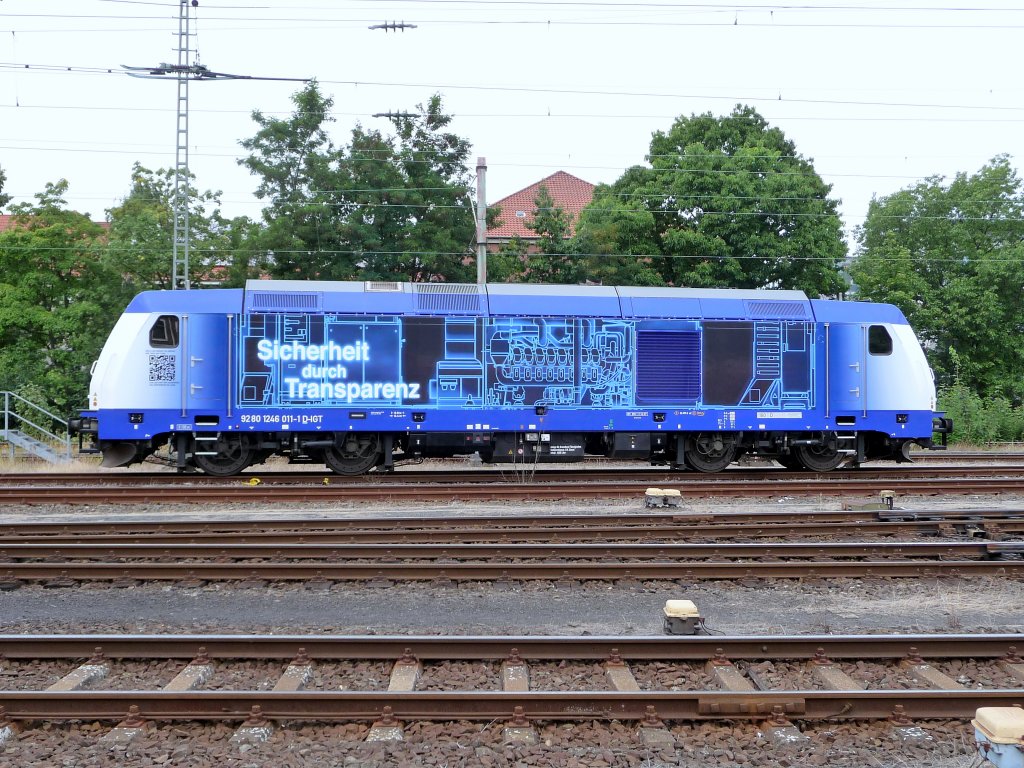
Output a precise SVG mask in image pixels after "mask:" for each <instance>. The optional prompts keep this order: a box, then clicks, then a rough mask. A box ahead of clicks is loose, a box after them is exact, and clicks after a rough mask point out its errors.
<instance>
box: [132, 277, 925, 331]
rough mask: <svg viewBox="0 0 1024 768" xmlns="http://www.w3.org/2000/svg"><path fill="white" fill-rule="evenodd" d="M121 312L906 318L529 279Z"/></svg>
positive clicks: (257, 284) (153, 294)
mask: <svg viewBox="0 0 1024 768" xmlns="http://www.w3.org/2000/svg"><path fill="white" fill-rule="evenodd" d="M127 311H128V312H229V313H242V312H246V313H261V312H297V313H302V312H314V313H321V312H331V313H350V314H365V315H388V314H401V315H435V316H436V315H445V316H459V315H463V316H479V315H487V316H491V317H538V316H539V317H544V316H566V315H570V316H574V317H612V318H615V317H621V318H629V319H657V318H708V319H723V320H730V319H737V320H738V319H748V320H749V319H764V320H770V319H771V320H818V321H819V322H828V321H834V322H871V321H874V322H897V323H905V322H906V320H905V319H904V318H903V314H902V313H901V312H900V311H899V310H898V309H897V308H896V307H892V306H889V305H885V304H868V303H864V302H849V301H819V300H813V301H812V300H809V299H808V298H807V295H806V294H805V293H804V292H803V291H768V290H763V291H762V290H743V289H732V288H666V287H640V286H619V287H615V286H600V285H598V286H587V285H536V284H527V283H516V284H513V283H492V284H488V285H486V286H479V285H476V284H472V283H471V284H464V283H399V282H383V281H365V282H330V281H298V280H249V281H248V282H247V283H246V285H245V289H244V291H243V290H242V289H205V290H204V289H200V290H192V291H147V292H145V293H142V294H139V295H138V296H137V297H135V299H134V300H133V301H132V303H131V304H130V305H129V307H128V309H127Z"/></svg>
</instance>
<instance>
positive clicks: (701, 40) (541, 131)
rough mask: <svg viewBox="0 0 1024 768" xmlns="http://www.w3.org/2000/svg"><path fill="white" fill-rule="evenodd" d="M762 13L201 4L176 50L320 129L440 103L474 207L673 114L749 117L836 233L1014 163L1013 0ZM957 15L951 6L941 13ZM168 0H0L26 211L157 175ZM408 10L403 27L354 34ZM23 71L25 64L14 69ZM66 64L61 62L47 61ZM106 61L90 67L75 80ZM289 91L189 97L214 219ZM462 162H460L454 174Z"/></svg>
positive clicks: (100, 213)
mask: <svg viewBox="0 0 1024 768" xmlns="http://www.w3.org/2000/svg"><path fill="white" fill-rule="evenodd" d="M969 5H970V4H967V3H959V4H956V5H954V4H946V3H944V2H942V0H937V1H936V2H915V1H914V0H904V1H903V2H896V3H885V2H881V0H878V2H864V1H863V0H847V2H842V1H841V0H836V1H835V2H828V3H816V2H801V3H794V4H771V3H763V2H758V1H757V0H754V1H753V2H749V3H741V4H735V3H724V2H715V1H714V0H712V1H711V2H705V3H696V2H684V1H680V2H673V1H672V0H652V2H632V1H629V0H622V1H621V2H602V1H600V0H598V1H594V2H587V1H586V0H573V1H571V2H570V1H567V2H550V1H548V0H523V1H522V2H515V1H514V0H420V1H419V2H410V1H409V0H404V1H399V0H396V1H394V2H391V1H390V0H362V1H358V0H354V1H352V2H344V1H342V0H333V1H332V0H298V1H297V2H278V3H274V4H270V3H265V2H261V1H260V0H237V1H236V0H215V1H214V0H210V1H209V2H207V1H206V0H200V3H199V7H198V8H197V9H195V10H194V11H193V13H192V18H193V23H192V28H193V31H194V32H196V34H195V36H194V37H193V38H192V39H193V45H194V47H196V48H197V49H198V52H199V59H200V62H201V63H202V64H204V65H205V66H207V67H209V68H210V69H211V70H214V71H220V72H228V73H236V74H243V75H258V76H272V77H316V78H317V79H318V80H319V81H320V83H321V84H322V89H323V91H324V92H325V93H326V94H328V95H330V96H332V97H333V98H334V102H335V107H334V109H335V111H334V118H335V121H336V122H335V123H334V124H333V125H332V135H333V138H334V140H335V142H336V143H338V144H343V143H345V142H346V141H347V139H348V137H349V133H350V130H351V128H352V126H353V125H354V124H355V123H356V122H361V123H362V124H363V125H364V126H366V127H369V128H381V129H387V128H389V127H390V124H389V123H388V121H386V120H383V119H380V118H374V117H373V116H372V115H373V114H374V113H379V112H387V111H390V110H396V111H408V110H412V109H414V108H415V106H416V105H417V104H419V103H423V102H425V101H426V100H427V99H428V98H429V97H430V95H431V94H433V93H440V94H441V95H442V97H443V99H444V103H445V106H446V110H447V111H448V112H449V113H450V114H453V115H454V116H455V120H454V122H453V124H452V126H451V129H452V130H454V131H455V132H456V133H458V134H459V135H461V136H464V137H466V138H468V139H469V140H470V141H471V142H472V144H473V158H474V160H475V158H476V157H477V156H484V157H486V158H487V163H488V172H487V198H488V200H489V201H490V202H494V201H496V200H498V199H499V198H501V197H504V196H506V195H508V194H511V193H512V192H515V191H517V190H519V189H521V188H522V187H525V186H527V185H529V184H531V183H533V182H534V181H537V180H538V179H541V178H543V177H545V176H547V175H550V174H551V173H554V172H555V171H557V170H564V171H567V172H569V173H572V174H575V175H576V176H579V177H581V178H583V179H586V180H588V181H591V182H594V183H598V182H612V181H614V180H615V179H616V178H617V177H618V176H619V175H620V174H621V173H622V171H623V170H624V169H625V168H627V167H629V166H630V165H635V164H639V163H643V162H644V156H645V154H646V153H647V151H648V148H649V143H650V138H651V134H652V132H654V131H656V130H667V129H668V128H669V126H670V125H671V123H672V121H673V119H674V118H675V117H677V116H679V115H684V114H685V115H689V114H693V113H703V112H707V111H711V112H713V113H715V114H717V115H721V114H726V113H728V112H729V111H730V110H731V109H732V107H733V106H734V105H735V104H737V103H743V104H749V105H752V106H754V107H755V108H756V109H757V110H758V111H759V112H760V113H761V114H762V115H763V116H764V117H765V118H766V119H767V120H768V121H769V123H770V124H772V125H773V126H778V127H780V128H781V129H782V130H783V131H784V132H785V134H786V136H787V137H788V138H789V139H791V140H792V141H794V142H795V144H796V147H797V149H798V151H799V152H800V153H801V154H802V155H803V156H805V157H808V158H812V159H813V161H814V164H815V167H816V169H817V170H818V172H819V173H820V174H821V176H822V177H823V178H824V180H825V181H826V183H829V184H831V185H832V187H833V196H834V197H836V198H838V199H840V200H841V201H842V205H841V211H842V214H843V218H844V223H845V225H846V227H847V229H848V230H849V229H850V228H852V227H854V226H856V225H858V224H860V223H861V222H862V221H863V218H864V215H865V213H866V211H867V205H868V202H869V201H870V199H871V197H872V195H875V196H882V195H887V194H890V193H892V192H894V191H896V190H898V189H901V188H903V187H906V186H908V185H911V184H913V183H914V182H915V181H918V180H920V179H923V178H925V177H927V176H932V175H943V176H947V177H951V176H952V175H954V174H956V173H957V172H961V171H962V172H968V173H970V172H974V171H976V170H977V169H978V168H979V167H981V165H982V164H984V163H985V162H986V161H987V160H989V159H991V158H992V157H993V156H995V155H997V154H1000V153H1006V154H1009V155H1011V156H1012V157H1013V161H1014V163H1015V165H1017V164H1019V163H1020V162H1022V158H1024V130H1022V128H1024V99H1022V85H1021V82H1020V79H1021V73H1022V68H1021V63H1020V53H1019V51H1020V49H1021V38H1022V36H1024V2H1018V3H1014V2H1000V1H999V0H993V1H990V2H981V3H980V4H979V5H978V6H976V7H967V8H965V7H964V6H969ZM958 6H960V7H958ZM179 7H180V6H179V3H178V2H177V0H170V1H169V2H168V1H167V0H0V168H3V169H4V170H5V171H6V173H7V185H6V189H5V192H7V193H8V194H12V195H14V197H15V200H16V201H23V200H31V199H32V196H33V195H34V194H35V193H37V192H39V191H41V190H42V188H43V186H44V184H45V183H46V182H48V181H56V180H58V179H61V178H66V179H67V180H68V181H69V182H70V185H71V187H70V191H69V194H68V201H69V203H70V205H71V206H72V207H73V208H75V209H77V210H80V211H84V212H89V213H90V214H91V215H92V216H93V218H95V219H102V218H103V217H104V211H105V209H107V208H109V207H111V206H113V205H116V204H117V203H118V201H119V200H120V199H122V198H123V197H124V195H125V194H127V192H128V190H129V186H130V169H131V166H132V163H133V162H136V161H138V162H140V163H142V164H143V165H145V166H147V167H149V168H161V167H173V165H174V148H175V125H176V103H175V100H176V99H175V97H176V87H175V83H174V80H173V79H170V78H168V79H167V80H165V81H159V80H140V79H133V78H130V77H126V76H125V75H124V74H121V69H120V65H122V64H127V65H135V66H150V65H155V64H158V63H160V62H175V61H176V60H177V54H176V50H177V45H178V37H177V30H178V14H179ZM394 21H405V22H406V23H409V24H415V25H417V27H416V28H415V29H409V30H407V31H404V32H392V31H382V30H371V29H368V27H369V26H371V25H375V24H382V23H385V22H394ZM24 65H29V66H28V68H26V67H25V66H24ZM68 67H70V68H71V71H68V70H67V69H66V68H68ZM96 68H99V69H100V70H106V69H110V70H112V73H111V74H107V73H105V72H104V71H101V72H95V71H79V70H95V69H96ZM298 87H299V84H297V83H276V82H238V81H222V82H199V83H193V84H192V85H191V87H190V102H191V103H190V106H191V110H190V114H191V120H190V142H189V144H190V147H191V153H190V155H191V156H190V167H191V169H192V171H193V172H194V173H195V174H196V176H197V184H198V186H199V187H200V188H201V189H215V190H220V191H222V192H223V201H224V212H225V213H226V214H227V215H229V216H234V215H242V214H244V215H248V216H251V217H253V218H258V217H259V212H260V203H259V201H257V200H256V199H255V198H254V197H253V196H252V191H253V190H254V189H255V187H256V180H255V178H254V177H252V176H250V175H249V174H248V172H247V171H245V170H244V169H243V168H241V167H239V166H238V164H237V160H238V158H240V157H242V156H243V155H244V152H243V150H242V149H241V147H240V146H239V144H238V142H239V141H240V140H241V139H243V138H246V137H249V136H252V135H253V133H254V132H255V124H254V123H253V122H252V120H251V117H250V113H251V111H252V110H253V109H260V110H262V111H263V112H264V113H265V114H268V115H269V114H273V115H279V116H282V117H284V116H287V115H288V114H290V112H291V108H292V104H291V102H290V96H291V94H292V93H294V91H295V90H296V89H297V88H298ZM471 162H472V161H471Z"/></svg>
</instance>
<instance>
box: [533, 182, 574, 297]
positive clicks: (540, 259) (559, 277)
mask: <svg viewBox="0 0 1024 768" xmlns="http://www.w3.org/2000/svg"><path fill="white" fill-rule="evenodd" d="M533 205H534V208H533V217H532V219H531V220H530V221H529V222H528V223H527V224H526V228H527V229H529V230H531V231H532V232H534V233H536V235H537V241H536V243H535V247H534V248H528V249H527V251H526V258H525V262H524V263H525V271H524V272H523V274H522V275H521V276H520V282H529V283H553V284H559V285H564V284H570V283H578V282H581V281H582V280H583V279H584V274H583V265H582V263H581V262H580V260H579V259H578V258H577V257H576V255H575V252H574V251H575V249H574V248H573V244H572V242H571V241H570V240H569V233H570V232H571V231H572V217H571V216H570V215H569V214H568V213H566V212H565V209H564V208H562V207H561V206H557V205H555V201H554V200H553V199H552V198H551V193H550V192H549V191H548V188H547V187H546V186H544V185H543V184H541V186H540V189H538V190H537V197H536V198H534V201H533Z"/></svg>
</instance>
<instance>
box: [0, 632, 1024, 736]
mask: <svg viewBox="0 0 1024 768" xmlns="http://www.w3.org/2000/svg"><path fill="white" fill-rule="evenodd" d="M1021 640H1022V637H1021V636H1020V635H895V636H873V635H867V636H864V635H855V636H833V635H827V636H796V637H778V636H765V637H700V636H698V637H688V638H685V639H683V638H679V637H586V638H578V637H572V638H569V637H467V636H447V637H440V636H432V637H421V636H375V637H336V636H252V635H241V636H230V635H228V636H223V635H222V636H213V635H211V636H189V635H186V636H162V635H161V636H132V635H127V636H119V635H80V636H52V635H42V636H24V635H6V636H0V653H2V654H3V656H4V657H5V658H6V659H7V660H8V662H7V663H8V664H17V665H18V668H17V669H16V670H15V674H14V675H13V676H12V675H11V674H10V673H8V674H7V675H6V676H5V680H8V681H9V683H13V684H15V685H17V682H18V673H19V672H21V673H22V674H24V675H28V674H29V673H31V672H33V671H34V670H33V668H32V665H38V664H40V663H41V662H42V661H43V660H52V659H60V660H64V661H65V662H66V664H65V665H64V667H63V668H62V669H61V670H59V672H60V673H61V674H60V675H58V674H54V675H52V676H51V677H50V678H47V679H45V680H43V682H44V683H45V688H43V685H41V684H39V683H38V682H36V684H35V685H29V686H22V689H21V690H12V689H10V688H8V689H7V690H0V708H2V709H0V713H3V714H2V715H0V719H3V718H6V719H7V722H11V721H20V720H40V719H45V720H65V719H81V718H85V719H88V720H119V719H122V718H124V717H125V716H126V714H127V713H128V711H129V707H131V708H132V716H133V718H134V719H135V721H136V722H138V721H139V720H140V719H141V718H148V719H157V720H172V721H180V720H218V721H239V720H246V719H247V718H252V717H253V716H257V715H258V717H259V718H260V719H262V720H264V722H266V719H267V718H270V719H285V720H286V719H301V720H306V721H309V720H323V721H336V720H364V721H375V720H377V721H380V720H381V719H390V720H391V721H392V725H394V724H395V721H396V720H397V721H399V725H400V721H405V722H411V721H417V720H444V721H448V720H456V719H458V720H477V721H480V720H494V719H506V720H513V721H514V720H516V719H518V721H519V722H521V723H522V724H524V725H528V724H529V721H530V720H533V719H542V720H569V721H580V720H610V719H629V720H636V721H642V722H646V723H650V724H655V723H657V724H660V722H661V720H662V719H671V720H720V719H733V720H735V719H753V720H764V719H766V718H768V717H770V716H772V715H773V713H774V714H775V716H778V715H780V714H781V715H784V716H786V717H789V718H791V719H794V720H815V719H823V718H829V719H877V718H890V717H892V715H893V713H894V711H895V712H897V713H900V714H901V715H902V716H904V717H912V718H921V719H924V718H950V717H954V718H964V717H970V716H971V715H973V713H974V711H975V710H976V709H977V708H978V707H980V706H1013V705H1014V704H1018V703H1020V702H1021V701H1022V698H1024V661H1022V659H1021V658H1020V657H1019V656H1018V655H1017V653H1016V650H1017V647H1018V645H1017V644H1019V643H1020V642H1021ZM82 659H85V662H84V663H79V661H80V660H82ZM138 659H147V660H152V659H163V660H167V659H174V660H181V661H184V660H189V663H188V664H187V665H185V666H183V667H182V668H181V669H180V670H178V671H177V674H176V675H175V676H174V678H173V679H170V680H168V679H166V677H168V676H169V674H168V675H166V676H165V677H164V679H154V680H153V681H152V683H153V684H152V686H150V687H135V688H131V689H127V690H126V689H120V690H116V689H113V688H112V687H111V688H105V687H104V680H105V679H108V678H113V679H116V675H117V667H118V665H124V664H126V663H129V662H130V661H131V660H138ZM254 659H255V660H259V661H261V662H265V663H266V664H267V665H268V667H267V668H268V682H267V685H265V686H261V687H264V688H269V690H238V689H235V690H202V688H203V687H207V688H209V687H215V686H216V676H217V675H218V674H220V673H221V670H222V669H223V667H224V666H225V665H228V664H230V663H231V662H232V661H237V660H254ZM957 659H970V660H972V664H973V665H974V667H973V668H974V669H976V670H978V671H976V672H974V673H972V674H973V675H974V679H978V680H988V681H996V682H999V683H1001V685H999V686H997V687H991V686H983V687H978V686H977V685H975V684H974V679H971V680H967V681H966V682H960V681H958V680H956V679H953V678H952V677H951V676H949V675H948V674H946V673H945V672H944V671H943V661H942V660H946V661H949V660H957ZM352 660H377V661H383V662H385V663H386V664H387V665H388V667H387V668H386V670H387V672H386V676H382V678H383V679H381V680H379V681H378V683H377V684H376V686H374V687H376V690H374V689H371V687H370V686H365V687H363V688H361V689H358V690H330V691H328V690H304V687H305V686H306V684H307V683H308V682H309V681H310V680H311V679H312V670H313V668H314V667H315V666H316V665H325V664H329V663H333V664H339V663H340V664H341V665H342V670H341V673H340V674H341V676H344V665H345V664H347V663H349V662H351V661H352ZM453 660H458V661H473V662H474V663H485V664H490V666H491V669H492V672H493V675H492V677H493V679H492V682H493V686H484V685H481V686H479V689H478V690H443V689H442V690H417V684H418V682H419V681H420V679H421V676H422V675H423V674H425V671H426V669H425V668H426V667H428V666H430V665H434V664H437V663H438V662H452V661H453ZM567 660H571V661H572V662H582V663H586V664H589V665H591V666H593V665H599V667H598V670H599V671H600V672H603V684H602V681H601V680H600V679H598V680H597V681H596V684H595V681H593V680H592V682H591V683H590V684H589V685H585V686H584V688H585V689H584V690H580V689H579V685H578V683H577V684H576V685H575V686H574V684H573V683H572V681H569V682H568V683H566V681H565V679H559V678H558V675H557V672H556V673H554V676H552V674H553V673H552V669H555V670H557V669H560V668H564V667H565V666H566V663H567ZM765 661H769V662H772V663H773V664H783V663H785V664H790V665H795V666H797V667H800V668H802V669H803V670H805V671H806V674H809V675H813V676H814V677H815V679H816V681H817V682H816V683H815V686H814V688H807V687H805V688H792V687H788V686H786V685H785V684H783V685H782V686H781V687H779V686H775V685H770V684H766V679H767V677H766V675H765V674H764V672H763V670H764V667H757V666H754V665H753V664H754V662H765ZM282 662H284V663H285V664H286V665H287V666H285V668H284V669H283V670H282V668H281V667H282ZM648 662H655V663H657V664H658V665H660V666H661V667H662V668H664V667H665V665H678V666H679V671H678V674H680V675H682V676H685V677H686V678H687V679H689V680H692V681H695V682H697V683H698V684H700V683H706V684H705V685H702V686H701V687H699V688H694V689H685V690H669V689H667V688H666V687H662V686H660V685H659V684H658V682H657V680H653V681H652V680H651V678H650V677H649V675H648V674H647V673H646V671H645V670H643V669H641V668H642V667H644V665H645V664H647V663H648ZM854 662H859V663H860V664H859V667H857V666H856V665H855V664H854ZM865 662H871V663H872V664H876V665H879V666H880V667H881V672H880V673H878V675H877V677H878V680H879V681H881V682H883V683H886V682H887V681H889V682H890V683H891V681H892V679H893V675H894V674H895V675H896V676H898V677H899V678H900V681H899V684H898V687H883V688H879V687H875V686H873V685H872V684H871V681H869V680H868V681H866V680H865V679H864V676H863V675H862V676H861V678H860V679H854V677H852V676H851V675H852V674H856V671H855V670H856V669H858V668H861V667H863V666H864V664H865ZM76 665H77V666H76ZM166 666H167V665H164V667H163V668H166ZM959 668H962V667H959ZM274 670H276V671H274ZM759 670H760V671H759ZM798 671H799V670H798ZM45 677H46V676H45V675H40V674H38V672H36V673H35V674H34V675H33V679H34V680H36V681H38V680H39V679H40V678H45ZM539 680H547V681H548V683H549V684H548V685H545V686H538V685H537V684H536V683H537V681H539ZM638 680H643V681H644V683H643V685H641V684H640V683H639V682H638ZM968 683H969V684H968ZM26 688H27V689H26ZM83 688H85V689H84V690H83ZM385 688H386V689H385ZM574 688H576V689H574Z"/></svg>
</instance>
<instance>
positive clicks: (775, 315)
mask: <svg viewBox="0 0 1024 768" xmlns="http://www.w3.org/2000/svg"><path fill="white" fill-rule="evenodd" d="M743 303H744V304H745V305H746V309H747V315H748V317H750V318H751V319H754V320H768V319H774V320H799V319H803V318H806V317H807V308H806V307H805V305H804V302H802V301H760V300H756V299H755V300H752V301H745V302H743Z"/></svg>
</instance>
